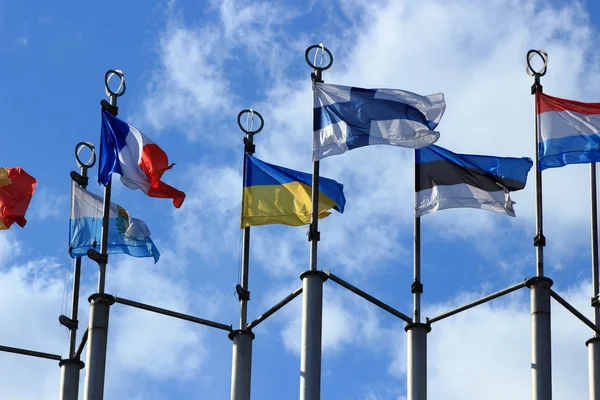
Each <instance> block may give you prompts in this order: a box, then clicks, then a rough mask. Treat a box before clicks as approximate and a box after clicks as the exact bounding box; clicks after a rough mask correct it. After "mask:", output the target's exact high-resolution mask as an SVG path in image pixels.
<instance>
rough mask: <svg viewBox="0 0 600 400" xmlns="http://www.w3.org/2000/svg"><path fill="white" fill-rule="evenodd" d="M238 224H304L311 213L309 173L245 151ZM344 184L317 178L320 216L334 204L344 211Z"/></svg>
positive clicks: (336, 208)
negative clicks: (264, 159)
mask: <svg viewBox="0 0 600 400" xmlns="http://www.w3.org/2000/svg"><path fill="white" fill-rule="evenodd" d="M244 162H245V166H244V170H245V176H244V193H243V195H242V223H241V226H242V228H243V227H247V226H258V225H269V224H283V225H291V226H300V225H307V224H309V223H310V216H311V213H312V196H311V190H312V175H311V174H305V173H303V172H298V171H294V170H292V169H288V168H283V167H279V166H277V165H272V164H267V163H266V162H263V161H261V160H259V159H258V158H255V157H252V156H251V155H248V154H246V155H245V161H244ZM343 188H344V186H343V185H342V184H340V183H337V182H336V181H334V180H332V179H327V178H323V177H320V179H319V219H321V218H324V217H326V216H328V215H329V214H331V213H330V212H328V211H327V210H329V209H331V208H333V209H334V210H337V211H339V212H340V213H343V212H344V205H345V204H346V198H345V197H344V192H343Z"/></svg>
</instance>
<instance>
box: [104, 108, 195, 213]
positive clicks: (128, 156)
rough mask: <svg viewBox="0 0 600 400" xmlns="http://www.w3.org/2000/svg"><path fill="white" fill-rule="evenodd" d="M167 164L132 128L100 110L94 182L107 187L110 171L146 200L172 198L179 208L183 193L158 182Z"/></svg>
mask: <svg viewBox="0 0 600 400" xmlns="http://www.w3.org/2000/svg"><path fill="white" fill-rule="evenodd" d="M173 165H175V164H171V165H169V159H168V158H167V155H166V153H165V152H164V151H163V150H162V149H161V148H160V147H158V145H157V144H155V143H154V142H153V141H152V140H150V139H149V138H148V137H147V136H146V135H144V134H143V133H142V132H140V131H139V130H137V129H136V128H135V127H133V126H131V125H129V124H127V123H126V122H124V121H122V120H120V119H119V118H117V117H115V116H114V115H112V114H111V113H109V112H108V111H106V110H102V132H101V137H100V166H99V168H98V182H100V183H102V184H103V185H104V186H106V185H107V184H108V181H109V180H110V177H111V175H112V173H113V172H116V173H117V174H119V175H121V182H123V185H125V186H127V187H128V188H129V189H133V190H135V189H140V190H141V191H142V192H144V193H146V194H147V195H148V196H150V197H161V198H167V199H173V205H174V206H175V207H176V208H179V207H181V204H183V200H184V199H185V193H183V192H182V191H180V190H177V189H175V188H174V187H172V186H169V185H167V184H166V183H164V182H163V181H161V180H160V178H161V177H162V175H163V174H164V172H165V171H166V170H168V169H171V168H172V167H173Z"/></svg>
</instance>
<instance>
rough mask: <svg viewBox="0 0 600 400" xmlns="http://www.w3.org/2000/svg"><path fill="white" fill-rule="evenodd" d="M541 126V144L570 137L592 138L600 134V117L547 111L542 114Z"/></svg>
mask: <svg viewBox="0 0 600 400" xmlns="http://www.w3.org/2000/svg"><path fill="white" fill-rule="evenodd" d="M540 125H541V129H540V135H541V139H540V142H544V141H546V140H548V139H560V138H564V137H570V136H592V135H597V134H599V133H600V115H598V114H591V115H586V114H580V113H577V112H573V111H560V112H556V111H547V112H545V113H542V114H540Z"/></svg>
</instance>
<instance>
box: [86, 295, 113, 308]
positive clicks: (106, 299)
mask: <svg viewBox="0 0 600 400" xmlns="http://www.w3.org/2000/svg"><path fill="white" fill-rule="evenodd" d="M88 301H89V302H90V303H106V304H108V305H109V306H112V305H113V304H115V298H114V296H111V295H110V294H106V293H94V294H93V295H91V296H90V297H88Z"/></svg>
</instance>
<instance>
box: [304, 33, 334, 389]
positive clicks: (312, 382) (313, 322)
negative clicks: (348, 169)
mask: <svg viewBox="0 0 600 400" xmlns="http://www.w3.org/2000/svg"><path fill="white" fill-rule="evenodd" d="M312 49H317V50H316V52H315V59H314V62H313V63H311V62H310V60H309V59H308V54H309V52H310V51H311V50H312ZM319 50H320V51H321V63H320V66H317V65H316V59H317V55H318V53H319ZM325 53H327V55H328V56H329V63H328V64H327V65H326V66H325V67H323V66H322V65H323V60H324V57H325ZM304 56H305V58H306V62H307V63H308V65H310V66H311V67H312V68H313V69H314V72H312V73H311V80H312V82H313V91H314V84H316V83H320V82H323V79H322V72H323V71H324V70H326V69H328V68H330V67H331V65H332V64H333V56H332V54H331V52H330V51H329V50H328V49H327V48H326V47H325V46H323V44H320V45H313V46H310V47H309V48H308V49H306V52H305V54H304ZM320 239H321V234H320V232H319V161H313V175H312V215H311V222H310V227H309V230H308V240H309V242H310V269H309V270H308V271H305V272H303V273H302V274H300V279H302V344H301V351H300V400H319V399H320V398H321V335H322V330H323V282H325V281H326V280H327V274H325V273H324V272H323V271H318V270H317V246H318V243H319V240H320Z"/></svg>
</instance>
